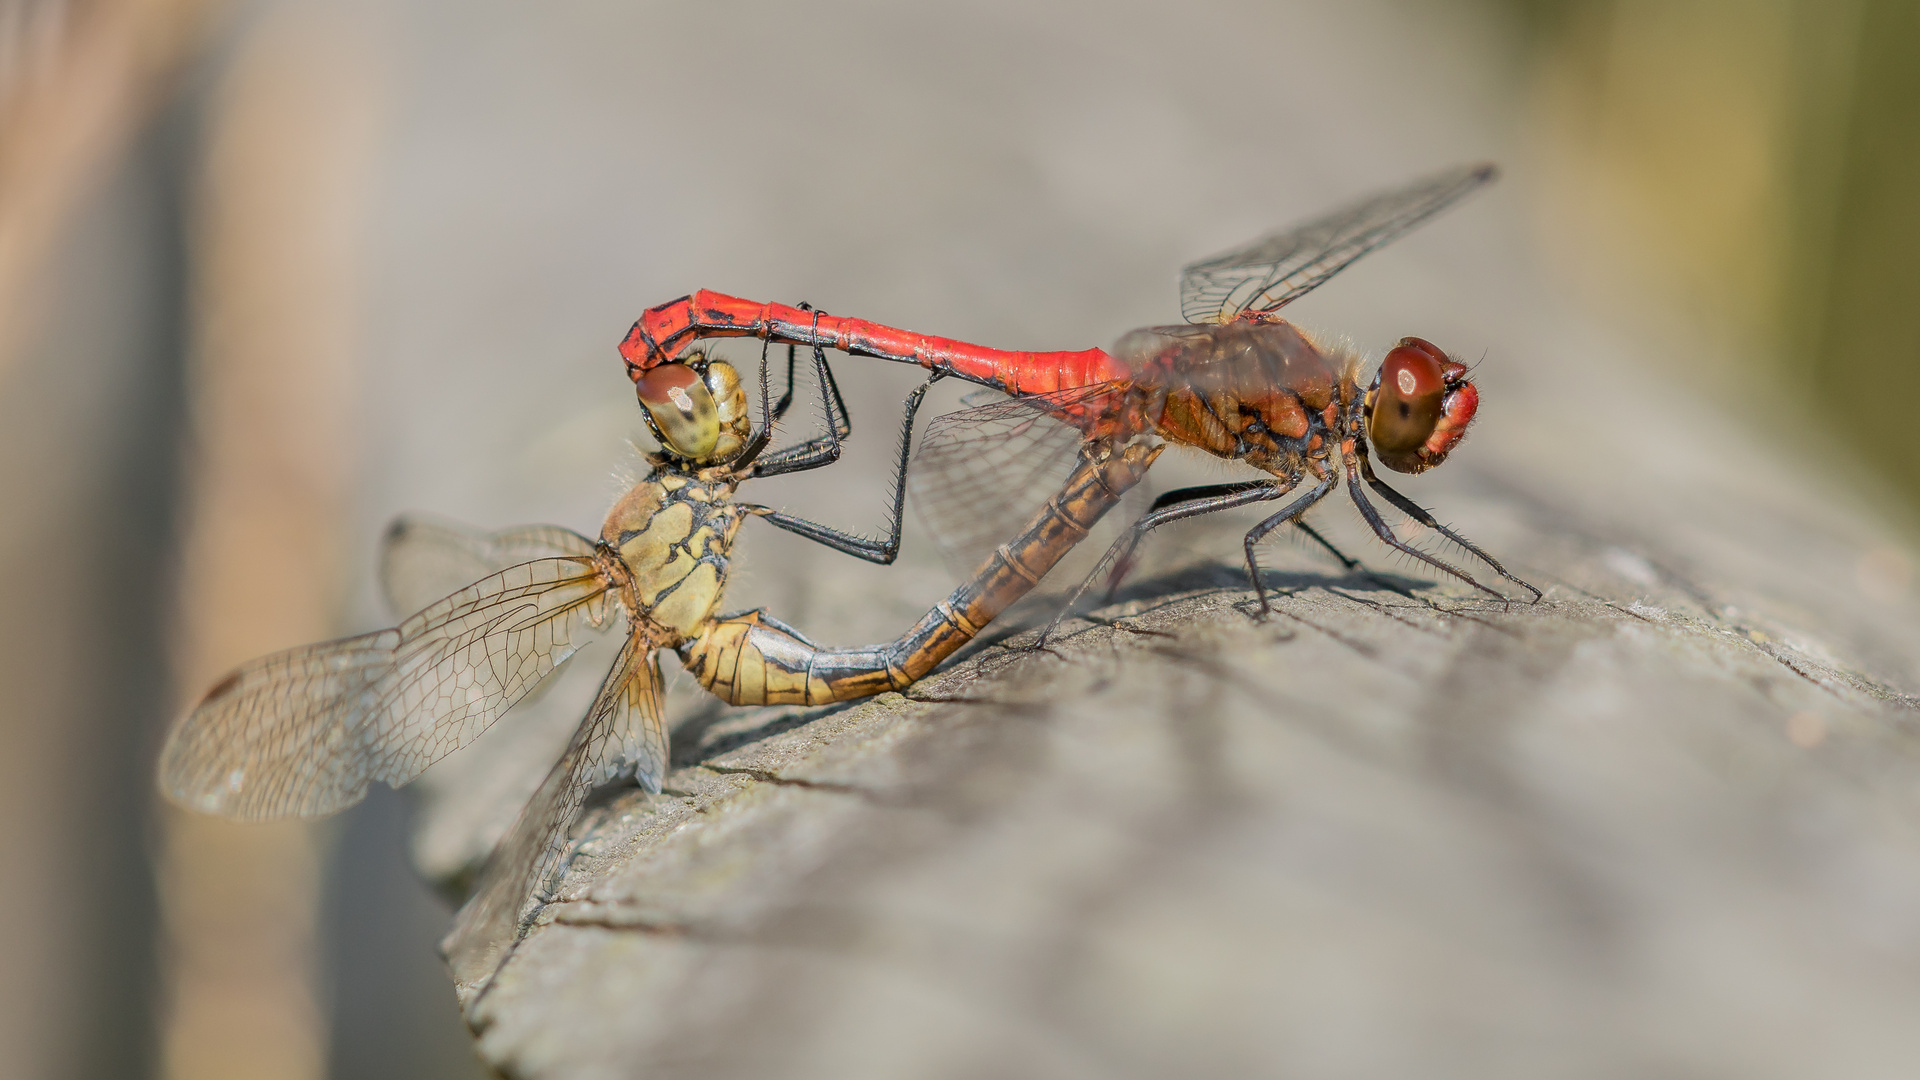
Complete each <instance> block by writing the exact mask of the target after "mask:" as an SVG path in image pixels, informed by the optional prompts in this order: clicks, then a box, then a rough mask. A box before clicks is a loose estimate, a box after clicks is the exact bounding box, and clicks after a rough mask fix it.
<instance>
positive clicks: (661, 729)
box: [441, 634, 667, 984]
mask: <svg viewBox="0 0 1920 1080" xmlns="http://www.w3.org/2000/svg"><path fill="white" fill-rule="evenodd" d="M661 685H662V684H661V679H660V657H659V653H658V652H657V651H655V650H654V649H653V648H652V647H651V645H650V644H649V643H648V642H647V641H646V640H645V639H644V638H643V637H641V636H640V635H637V634H636V635H633V636H630V637H629V638H628V639H627V644H626V645H625V647H624V648H622V649H621V652H620V659H619V661H618V662H617V663H615V664H614V666H613V670H612V671H610V672H608V673H607V678H606V681H605V682H604V683H602V684H601V686H600V693H599V696H598V697H596V698H595V699H594V702H593V707H592V708H591V709H589V710H588V711H587V716H586V719H584V720H582V721H581V723H580V727H579V728H578V729H577V730H576V731H575V732H574V734H573V739H572V741H570V742H569V743H568V744H567V752H566V753H565V754H563V755H561V757H560V760H559V761H558V762H555V763H554V766H553V768H552V770H551V771H549V772H548V773H547V778H546V780H545V781H544V782H543V783H541V785H540V790H539V791H538V792H536V793H535V794H534V796H533V798H532V800H530V801H529V802H528V803H527V805H526V808H525V809H524V810H522V811H520V816H519V818H518V819H516V820H515V821H514V824H513V828H512V829H510V830H508V832H507V835H506V838H505V839H503V840H502V841H501V842H500V846H499V848H498V849H496V850H495V851H494V853H493V858H492V859H490V860H489V861H488V862H487V868H486V870H485V871H484V872H483V873H482V874H481V876H480V884H479V887H478V889H476V891H475V892H474V896H473V899H471V900H469V901H468V902H467V904H466V906H465V907H463V908H461V909H460V912H459V914H458V915H456V916H455V917H454V923H453V929H452V931H450V932H449V933H448V934H447V937H446V940H445V941H443V942H441V951H442V952H444V953H445V954H446V957H447V964H448V966H449V967H451V968H452V969H453V974H454V978H455V979H456V980H457V981H459V982H460V983H462V984H467V983H477V982H483V981H485V980H486V979H487V978H489V977H490V976H491V975H492V973H493V972H494V970H495V969H496V968H498V967H499V965H500V961H501V960H502V959H503V958H504V957H505V955H506V951H507V949H508V948H510V947H511V946H512V945H513V943H514V942H515V941H516V940H518V938H519V936H520V933H521V930H522V928H523V927H524V926H525V924H526V919H527V918H530V917H531V916H532V914H533V912H534V911H537V910H538V907H539V905H540V904H543V903H545V902H546V901H547V900H548V899H549V898H550V896H551V891H552V889H553V887H554V886H555V885H557V884H559V878H560V877H561V876H562V873H563V872H564V870H565V864H566V858H567V852H568V849H569V846H570V837H569V833H570V832H571V830H572V828H573V822H574V818H575V816H576V815H578V814H579V813H580V807H581V806H582V805H583V804H584V803H585V802H586V799H587V795H588V794H589V793H591V792H592V791H593V789H594V788H596V787H598V786H600V785H601V784H604V783H607V782H608V781H611V780H614V779H616V778H618V777H620V776H623V775H628V776H633V777H634V778H635V779H636V780H637V781H638V782H639V783H640V786H641V787H644V788H646V789H647V790H648V791H649V792H654V793H658V792H659V790H660V779H661V777H662V776H663V775H664V774H665V772H666V766H667V733H666V726H665V724H664V722H663V721H662V716H663V714H664V711H665V710H664V706H663V704H662V700H661ZM530 904H531V905H532V906H531V908H530V907H529V905H530Z"/></svg>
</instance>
